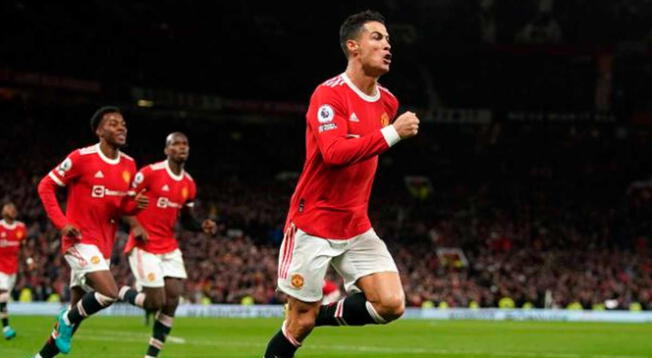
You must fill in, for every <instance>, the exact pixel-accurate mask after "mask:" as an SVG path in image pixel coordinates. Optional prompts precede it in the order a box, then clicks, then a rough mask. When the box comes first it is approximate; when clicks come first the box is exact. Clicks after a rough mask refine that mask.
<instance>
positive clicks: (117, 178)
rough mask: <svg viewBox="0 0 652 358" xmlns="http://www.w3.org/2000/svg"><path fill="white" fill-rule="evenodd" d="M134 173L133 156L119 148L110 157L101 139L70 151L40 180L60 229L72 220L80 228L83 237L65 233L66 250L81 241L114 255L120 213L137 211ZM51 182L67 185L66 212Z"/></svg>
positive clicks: (49, 210)
mask: <svg viewBox="0 0 652 358" xmlns="http://www.w3.org/2000/svg"><path fill="white" fill-rule="evenodd" d="M135 174H136V163H135V162H134V160H133V159H132V158H131V157H129V156H128V155H126V154H124V153H122V152H118V157H117V158H115V159H111V158H108V157H107V156H106V155H104V153H102V151H101V150H100V146H99V143H98V144H96V145H93V146H90V147H86V148H82V149H77V150H75V151H74V152H72V153H70V154H69V155H68V157H67V158H66V159H65V160H64V161H63V162H61V164H59V165H58V166H57V167H56V168H54V169H53V170H52V171H50V173H49V174H48V175H47V176H46V177H45V178H43V180H41V183H40V184H39V196H40V197H41V201H43V206H44V207H45V211H46V212H47V214H48V217H49V218H50V220H52V222H53V223H54V225H55V226H56V227H57V229H61V228H63V227H64V226H65V225H66V224H68V223H71V224H73V225H75V226H76V227H77V228H78V229H79V230H80V231H81V240H79V239H73V238H69V237H62V245H61V248H62V250H63V252H64V253H65V252H66V251H67V250H68V248H70V246H72V245H73V244H75V243H77V242H81V243H84V244H92V245H95V246H97V247H98V248H99V249H100V251H101V252H102V255H104V257H105V258H107V259H108V258H110V257H111V251H112V249H113V244H114V241H115V232H116V229H117V225H118V222H119V220H120V217H121V216H123V215H129V214H135V211H134V210H135V204H134V203H133V200H131V199H132V196H133V194H134V193H133V192H130V191H129V190H130V185H131V180H132V179H133V177H134V175H135ZM51 182H54V183H56V184H58V185H59V186H65V187H67V188H68V198H67V203H66V214H65V216H64V215H63V213H62V212H61V209H60V208H59V204H58V202H57V201H56V197H55V196H54V188H53V187H52V185H51V184H50V183H51Z"/></svg>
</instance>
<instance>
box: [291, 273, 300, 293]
mask: <svg viewBox="0 0 652 358" xmlns="http://www.w3.org/2000/svg"><path fill="white" fill-rule="evenodd" d="M290 285H292V287H294V288H296V289H297V290H300V289H301V288H302V287H303V276H301V274H299V273H295V274H293V275H292V277H291V278H290Z"/></svg>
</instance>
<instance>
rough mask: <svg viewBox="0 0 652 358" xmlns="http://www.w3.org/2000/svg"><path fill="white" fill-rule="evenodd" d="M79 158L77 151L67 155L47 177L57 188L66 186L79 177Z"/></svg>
mask: <svg viewBox="0 0 652 358" xmlns="http://www.w3.org/2000/svg"><path fill="white" fill-rule="evenodd" d="M80 167H81V158H80V153H79V150H75V151H74V152H72V153H70V154H68V156H67V157H66V159H64V160H63V161H62V162H61V163H59V165H57V167H56V168H54V169H52V170H51V171H50V173H49V174H48V176H49V177H50V178H51V179H52V180H53V181H54V182H55V183H57V184H58V185H59V186H66V185H68V183H70V182H71V181H73V180H75V179H76V178H77V177H79V176H80V175H81V172H82V171H81V168H80Z"/></svg>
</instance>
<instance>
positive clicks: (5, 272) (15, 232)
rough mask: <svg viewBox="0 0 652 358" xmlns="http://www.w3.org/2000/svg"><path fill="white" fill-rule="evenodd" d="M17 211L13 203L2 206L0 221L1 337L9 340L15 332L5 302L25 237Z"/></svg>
mask: <svg viewBox="0 0 652 358" xmlns="http://www.w3.org/2000/svg"><path fill="white" fill-rule="evenodd" d="M16 216H18V211H17V210H16V206H15V205H14V204H13V203H6V204H5V205H3V206H2V220H0V319H1V320H2V335H3V336H4V337H5V339H7V340H9V339H12V338H14V337H16V331H14V330H13V328H11V326H9V312H7V302H9V295H10V294H11V290H12V288H13V287H14V283H16V272H18V252H19V250H20V244H21V241H22V240H23V239H24V238H25V236H26V230H25V224H23V223H22V222H20V221H17V220H16Z"/></svg>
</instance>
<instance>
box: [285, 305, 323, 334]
mask: <svg viewBox="0 0 652 358" xmlns="http://www.w3.org/2000/svg"><path fill="white" fill-rule="evenodd" d="M318 312H319V306H310V305H305V304H292V303H290V308H289V311H288V315H287V326H288V327H291V330H292V331H293V332H292V333H293V335H294V336H295V337H297V338H299V337H305V336H306V335H307V334H308V333H310V331H312V329H313V328H314V327H315V321H316V320H317V313H318Z"/></svg>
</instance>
